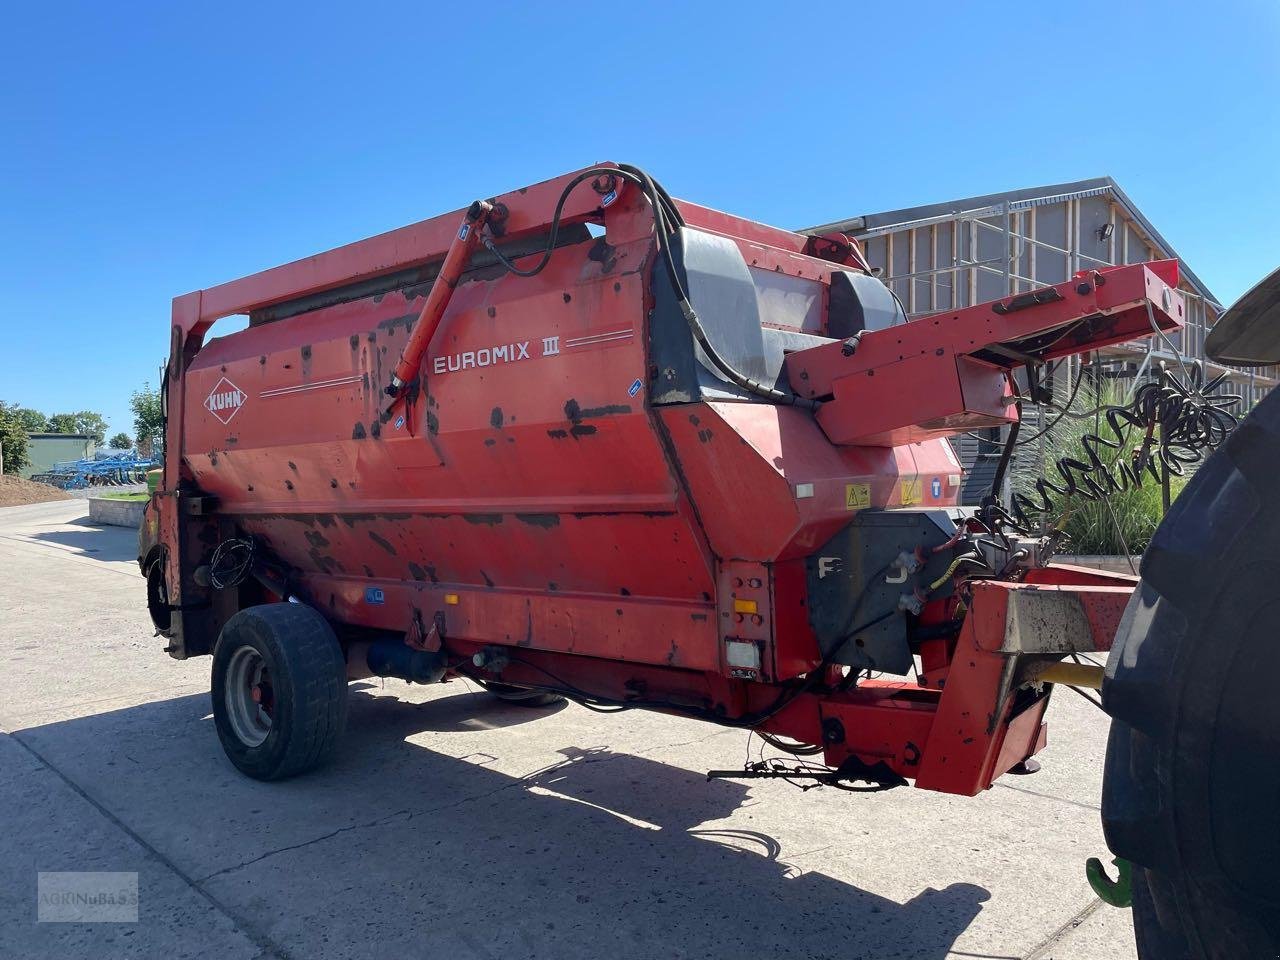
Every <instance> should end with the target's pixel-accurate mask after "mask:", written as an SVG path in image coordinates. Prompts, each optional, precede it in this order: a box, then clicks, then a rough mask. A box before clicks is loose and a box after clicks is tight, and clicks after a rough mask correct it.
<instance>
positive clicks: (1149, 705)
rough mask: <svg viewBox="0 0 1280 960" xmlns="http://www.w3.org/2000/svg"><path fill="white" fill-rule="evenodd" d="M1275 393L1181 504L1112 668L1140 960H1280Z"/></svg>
mask: <svg viewBox="0 0 1280 960" xmlns="http://www.w3.org/2000/svg"><path fill="white" fill-rule="evenodd" d="M1278 483H1280V391H1276V392H1273V393H1272V394H1270V395H1268V396H1267V398H1266V399H1264V400H1263V401H1262V403H1260V404H1259V405H1258V406H1257V407H1256V408H1255V409H1254V411H1253V412H1252V413H1251V414H1250V415H1249V416H1248V417H1247V418H1246V419H1245V420H1244V421H1243V422H1242V423H1241V424H1240V426H1239V427H1238V428H1237V429H1236V430H1235V432H1234V433H1233V434H1232V436H1231V437H1230V438H1229V439H1228V441H1227V442H1226V444H1225V445H1224V446H1223V447H1222V448H1221V449H1220V450H1219V451H1218V452H1217V453H1215V454H1214V455H1213V456H1212V457H1210V458H1209V460H1208V461H1207V462H1205V464H1204V465H1203V466H1201V468H1200V470H1199V471H1198V472H1197V474H1196V476H1195V478H1194V479H1193V480H1192V481H1191V483H1189V484H1188V486H1187V487H1186V489H1185V490H1184V491H1183V492H1182V493H1181V494H1180V495H1179V497H1178V499H1177V500H1176V501H1175V502H1174V504H1173V507H1172V509H1171V510H1170V511H1169V514H1168V516H1166V517H1165V519H1164V522H1163V523H1162V524H1161V525H1160V528H1159V529H1158V530H1157V531H1156V535H1155V537H1154V538H1153V540H1152V543H1151V546H1150V547H1149V548H1148V550H1147V553H1146V554H1145V556H1144V557H1143V562H1142V581H1141V583H1140V584H1139V586H1138V589H1137V590H1136V591H1135V592H1134V596H1133V599H1132V600H1131V601H1130V604H1129V607H1128V609H1127V610H1126V612H1125V615H1124V619H1123V620H1122V622H1121V625H1120V629H1119V631H1118V634H1117V638H1116V643H1115V646H1114V648H1113V649H1112V651H1111V655H1110V657H1109V659H1108V661H1107V675H1106V679H1105V680H1104V683H1103V690H1102V697H1103V704H1104V706H1105V708H1106V710H1107V712H1108V713H1109V714H1111V716H1112V724H1111V734H1110V738H1109V740H1108V744H1107V760H1106V771H1105V777H1104V783H1103V798H1102V819H1103V827H1104V829H1105V831H1106V836H1107V843H1108V845H1109V846H1110V847H1111V849H1112V850H1113V851H1114V852H1115V853H1116V854H1117V855H1119V856H1121V857H1124V858H1126V859H1128V860H1129V861H1130V862H1132V863H1133V864H1134V865H1135V869H1134V871H1133V878H1134V879H1133V884H1134V890H1133V895H1134V915H1133V920H1134V928H1135V934H1136V939H1137V946H1138V955H1139V957H1140V958H1141V960H1240V958H1250V957H1275V956H1277V955H1280V820H1278V818H1277V814H1278V811H1280V762H1278V761H1280V696H1277V694H1276V689H1275V680H1276V678H1277V677H1280V560H1278V559H1277V551H1278V550H1280V500H1278V499H1277V497H1276V491H1277V485H1278Z"/></svg>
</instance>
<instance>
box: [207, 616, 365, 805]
mask: <svg viewBox="0 0 1280 960" xmlns="http://www.w3.org/2000/svg"><path fill="white" fill-rule="evenodd" d="M212 687H213V690H212V693H213V719H214V723H215V725H216V726H217V728H218V739H219V740H221V741H222V749H223V750H224V751H225V752H226V754H227V757H228V759H230V760H231V762H232V763H233V764H235V766H236V768H237V769H239V770H240V771H241V772H242V773H245V774H248V775H249V776H251V777H253V778H254V779H257V780H282V779H284V778H285V777H292V776H294V775H296V774H299V773H303V772H304V771H307V770H311V769H314V768H315V767H318V766H320V765H321V764H323V763H325V762H326V761H328V760H329V759H330V758H331V757H332V756H333V754H334V751H335V750H336V749H337V746H338V740H339V738H340V737H341V735H342V731H343V729H344V728H345V727H346V722H347V667H346V661H345V660H344V658H343V656H342V647H341V646H340V645H339V644H338V639H337V637H335V636H334V633H333V628H332V627H330V626H329V624H328V622H327V621H326V620H325V619H324V617H322V616H321V615H320V614H319V613H318V612H317V611H315V610H313V609H312V608H311V607H308V606H304V605H303V604H298V603H268V604H263V605H262V606H257V607H249V608H248V609H246V610H241V611H240V612H239V613H237V614H236V615H235V616H233V617H232V618H231V619H230V620H228V621H227V622H226V624H225V625H224V626H223V628H222V631H221V632H220V633H219V634H218V643H217V646H216V647H215V648H214V651H213V683H212Z"/></svg>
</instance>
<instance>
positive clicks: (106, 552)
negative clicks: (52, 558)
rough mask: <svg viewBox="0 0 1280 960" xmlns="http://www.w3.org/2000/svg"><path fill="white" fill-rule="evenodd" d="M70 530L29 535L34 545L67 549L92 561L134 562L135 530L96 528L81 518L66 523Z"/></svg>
mask: <svg viewBox="0 0 1280 960" xmlns="http://www.w3.org/2000/svg"><path fill="white" fill-rule="evenodd" d="M65 526H68V527H74V528H75V529H72V530H42V531H40V532H39V533H33V534H31V535H30V539H31V540H34V541H36V542H37V543H48V544H56V545H57V546H60V547H67V548H69V549H71V550H72V551H74V552H75V553H81V554H84V555H85V556H87V557H89V558H91V559H94V560H107V561H118V560H136V559H137V558H138V531H137V530H134V529H132V528H130V527H111V526H99V525H97V524H94V523H90V522H89V518H88V517H81V518H80V519H78V520H72V521H70V522H69V523H67V524H65Z"/></svg>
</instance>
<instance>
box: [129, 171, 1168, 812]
mask: <svg viewBox="0 0 1280 960" xmlns="http://www.w3.org/2000/svg"><path fill="white" fill-rule="evenodd" d="M1176 287H1177V267H1176V264H1175V263H1173V262H1158V263H1148V264H1138V265H1132V266H1122V267H1114V268H1106V269H1100V270H1091V271H1087V272H1082V273H1079V274H1077V275H1076V276H1075V277H1074V278H1073V279H1072V280H1071V281H1070V282H1068V283H1064V284H1060V285H1058V286H1055V287H1046V288H1043V289H1039V290H1035V291H1031V292H1028V293H1024V294H1021V295H1018V296H1015V297H1012V298H1008V299H1004V300H1000V301H996V302H993V303H986V304H980V305H978V306H973V307H969V308H966V309H961V310H955V311H948V312H946V313H943V314H938V315H936V316H930V317H923V318H918V319H914V320H911V321H910V322H908V321H907V318H906V317H905V315H904V314H903V311H902V308H901V305H900V304H899V303H898V302H897V301H896V299H895V298H894V296H893V295H892V293H891V292H890V291H889V289H888V288H887V287H886V286H885V285H884V284H883V283H882V282H881V281H880V280H879V279H877V278H876V277H875V276H874V275H873V271H872V270H871V269H870V268H869V266H868V264H867V262H866V260H865V259H864V258H863V255H862V253H861V251H860V249H859V247H858V244H857V243H856V242H855V241H853V240H850V239H849V238H848V237H845V236H843V235H839V234H831V235H825V236H805V235H801V234H796V233H792V232H790V231H786V230H780V229H775V228H773V227H768V226H764V225H761V224H758V223H753V222H751V221H748V220H744V219H740V218H738V217H734V216H730V215H727V214H724V213H719V212H716V211H713V210H709V209H707V208H705V207H700V206H697V205H696V204H692V203H687V202H684V201H677V200H673V199H671V198H670V197H669V196H668V195H667V194H666V193H665V192H664V191H663V190H662V188H661V187H660V186H659V185H658V184H657V183H656V182H655V181H653V180H652V179H651V178H650V177H648V176H647V175H646V174H644V173H643V172H642V171H640V170H638V169H636V168H634V167H629V166H626V165H614V164H602V165H599V166H597V167H593V168H590V169H587V170H584V171H580V172H578V173H574V174H570V175H567V176H564V177H560V178H557V179H554V180H549V181H547V182H544V183H540V184H537V185H535V186H531V187H528V188H525V189H520V190H516V191H514V192H511V193H508V194H504V195H502V196H498V197H494V198H491V199H489V200H487V201H477V202H476V203H474V204H472V205H471V207H470V208H468V209H467V210H465V211H460V212H456V213H451V214H447V215H445V216H441V217H436V218H434V219H431V220H426V221H423V222H421V223H417V224H414V225H412V226H408V227H404V228H402V229H399V230H395V231H392V232H390V233H386V234H383V235H381V236H377V237H373V238H371V239H368V240H363V241H360V242H358V243H354V244H351V245H349V246H345V247H340V248H338V249H336V250H331V251H329V252H327V253H322V254H319V255H317V256H314V257H310V258H308V259H305V260H301V261H298V262H296V263H291V264H288V265H285V266H282V267H277V268H275V269H272V270H267V271H265V272H263V273H259V274H255V275H254V276H251V277H247V278H245V279H242V280H237V281H233V282H231V283H226V284H223V285H221V286H216V287H212V288H209V289H207V290H202V291H199V292H196V293H191V294H188V295H186V296H182V297H179V298H177V299H176V300H175V301H174V304H173V322H172V325H171V328H170V335H171V356H170V360H169V365H168V369H167V374H166V377H165V397H166V402H167V411H168V426H167V431H168V432H167V438H166V439H167V443H166V448H165V469H164V481H163V484H162V485H161V487H160V489H159V490H158V491H157V492H156V494H155V496H154V498H153V499H152V501H151V502H150V504H149V505H148V508H147V520H146V522H145V523H144V526H143V531H142V544H141V550H140V557H139V559H140V562H141V565H142V569H143V572H144V573H145V574H146V577H147V583H148V596H149V602H150V607H151V611H152V616H153V618H154V619H155V622H156V626H157V628H158V630H159V631H160V633H161V634H162V635H163V636H164V637H165V638H167V641H168V646H167V648H166V649H167V652H168V653H169V654H170V655H171V656H173V657H176V658H179V659H184V658H187V657H191V656H198V655H204V654H212V655H213V702H214V714H215V719H216V721H217V728H218V732H219V736H220V738H221V740H222V743H223V746H224V748H225V749H226V751H227V753H228V755H229V757H230V758H231V760H232V762H233V763H235V764H236V766H237V767H239V768H240V769H241V770H243V771H244V772H245V773H247V774H249V775H251V776H254V777H259V778H263V779H272V778H278V777H283V776H288V775H290V774H294V773H297V772H300V771H302V770H305V769H307V768H309V767H312V766H314V765H316V764H318V763H320V762H321V761H323V760H324V759H325V758H326V757H327V756H328V755H329V754H330V753H331V752H332V751H333V749H334V747H335V744H336V742H337V739H338V736H339V734H340V732H341V729H342V726H343V723H344V720H345V715H346V697H347V680H348V679H349V678H358V677H368V676H375V675H376V676H389V677H400V678H403V679H406V680H409V681H413V682H421V683H431V682H438V681H441V680H445V679H448V678H450V677H451V676H458V675H462V676H466V677H469V678H471V679H473V680H475V681H478V682H479V683H481V684H483V685H485V686H486V687H488V688H490V689H492V690H493V691H494V692H495V693H496V694H498V695H499V696H503V697H506V698H511V699H522V700H523V701H524V702H526V703H540V702H546V701H547V700H549V699H552V698H557V697H560V696H564V697H569V698H571V699H574V700H577V701H579V702H582V703H584V704H586V705H588V706H591V707H593V708H596V709H619V708H648V709H653V710H660V711H666V712H669V713H673V714H678V715H682V716H690V717H698V718H702V719H705V720H708V721H710V722H713V723H719V724H724V725H729V726H737V727H742V728H749V729H753V730H756V731H758V732H759V733H761V735H763V736H765V737H766V738H767V739H768V740H769V742H771V743H773V744H774V745H775V746H780V747H782V748H783V749H786V750H789V751H791V752H793V753H797V754H799V755H801V756H811V757H814V758H820V759H821V760H822V761H824V763H822V764H818V763H817V762H816V761H808V760H806V761H799V766H797V767H795V768H789V769H790V772H791V773H795V772H796V771H797V770H802V771H803V772H804V773H805V774H806V775H809V776H812V777H814V778H815V779H817V780H819V781H824V782H831V783H846V784H849V783H861V784H866V785H867V786H868V788H873V789H874V788H881V787H887V786H892V785H898V784H902V783H905V782H908V781H912V782H914V783H915V785H916V786H919V787H924V788H926V789H932V790H941V791H945V792H949V793H958V794H975V793H977V792H979V791H981V790H983V789H985V788H986V787H988V786H989V785H990V784H991V782H992V780H993V779H994V778H996V777H998V776H1000V775H1001V774H1002V773H1004V772H1006V771H1008V770H1009V769H1011V768H1012V767H1014V766H1015V765H1017V764H1019V763H1021V762H1023V761H1024V760H1026V759H1027V758H1029V757H1031V756H1032V755H1033V754H1035V753H1036V752H1037V751H1038V750H1039V749H1041V747H1042V746H1043V745H1044V743H1045V735H1046V728H1045V724H1044V713H1045V708H1046V706H1047V703H1048V699H1049V696H1050V692H1051V690H1052V688H1053V684H1054V682H1068V683H1071V682H1076V681H1077V680H1078V679H1079V677H1080V676H1081V675H1082V671H1084V670H1085V668H1081V667H1077V666H1076V665H1075V664H1074V663H1070V662H1064V661H1066V660H1067V659H1068V658H1070V657H1071V656H1072V655H1073V654H1077V653H1085V652H1096V651H1105V650H1107V649H1109V647H1110V645H1111V639H1112V637H1114V636H1115V634H1116V628H1117V625H1118V623H1119V621H1120V617H1121V614H1122V612H1123V610H1124V607H1125V604H1126V602H1127V601H1128V599H1129V597H1130V594H1131V593H1132V591H1133V587H1134V584H1135V582H1136V580H1135V578H1130V577H1122V576H1112V575H1106V574H1102V573H1099V572H1096V571H1090V570H1084V569H1081V568H1075V567H1071V566H1066V565H1058V564H1054V563H1052V562H1051V560H1050V557H1051V555H1052V550H1053V545H1054V542H1055V540H1056V534H1055V533H1054V532H1053V531H1052V530H1048V531H1047V532H1044V533H1028V532H1027V531H1026V528H1025V526H1019V525H1016V524H1013V523H1012V522H1011V521H1010V518H1009V516H1008V514H1007V513H1005V512H1004V511H1003V510H1002V509H1001V508H1000V507H999V505H998V504H997V503H996V502H995V500H994V498H991V499H990V500H989V502H988V503H987V504H986V505H985V506H983V507H980V508H961V507H958V506H957V505H956V502H957V495H958V492H959V490H960V483H961V467H960V465H959V463H958V462H957V460H956V457H955V455H954V454H953V452H952V450H951V447H950V446H949V444H948V442H947V439H946V438H947V437H948V436H951V435H954V434H956V433H959V432H961V431H968V430H974V429H980V428H988V427H995V426H1004V425H1008V424H1014V423H1016V422H1017V421H1018V417H1019V406H1020V402H1021V394H1020V390H1021V391H1023V392H1025V391H1027V390H1028V389H1030V390H1032V391H1034V390H1035V389H1037V388H1038V387H1037V385H1038V384H1039V378H1040V376H1041V375H1042V373H1043V369H1044V364H1045V363H1046V361H1051V360H1053V359H1055V358H1060V357H1063V356H1067V355H1070V354H1077V353H1083V352H1087V351H1091V350H1094V349H1096V348H1098V347H1101V346H1103V345H1106V344H1111V343H1116V342H1120V341H1124V340H1130V339H1133V338H1135V337H1140V336H1142V335H1144V334H1150V333H1151V332H1152V327H1153V326H1156V327H1158V328H1159V329H1161V330H1171V329H1175V328H1176V327H1178V326H1179V325H1180V323H1181V315H1182V300H1181V297H1180V295H1179V293H1178V292H1177V289H1176ZM244 314H247V315H248V318H249V325H248V327H247V328H246V329H243V330H241V331H239V332H236V333H234V334H231V335H229V336H224V337H218V338H214V339H209V340H206V333H207V332H208V331H209V329H210V327H211V326H212V324H213V323H214V322H215V321H216V320H218V319H220V318H223V317H227V316H231V315H244ZM1015 373H1018V374H1019V379H1017V380H1015ZM1024 374H1025V376H1024ZM1019 383H1021V384H1023V386H1021V387H1019ZM1073 678H1074V679H1073ZM779 772H786V771H780V770H779V769H777V768H768V769H765V768H759V769H755V770H754V771H743V774H753V775H757V776H767V775H776V774H777V773H779Z"/></svg>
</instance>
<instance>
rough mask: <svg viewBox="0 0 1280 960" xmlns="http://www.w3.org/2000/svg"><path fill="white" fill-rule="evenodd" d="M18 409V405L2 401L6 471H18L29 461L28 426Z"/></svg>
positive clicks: (0, 439)
mask: <svg viewBox="0 0 1280 960" xmlns="http://www.w3.org/2000/svg"><path fill="white" fill-rule="evenodd" d="M17 411H18V408H17V407H13V406H10V405H9V404H7V403H5V402H3V401H0V455H2V456H3V459H4V472H5V473H17V472H18V471H19V470H21V469H22V468H23V467H25V466H26V465H27V464H28V462H29V461H28V459H27V441H28V437H27V428H26V427H25V426H23V424H22V418H21V417H20V416H19V415H18V412H17Z"/></svg>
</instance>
